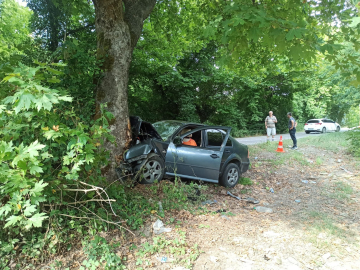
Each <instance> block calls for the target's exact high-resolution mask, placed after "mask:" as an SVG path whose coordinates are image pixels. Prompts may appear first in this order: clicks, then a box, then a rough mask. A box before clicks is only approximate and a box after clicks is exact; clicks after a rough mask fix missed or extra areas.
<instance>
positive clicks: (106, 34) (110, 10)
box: [93, 0, 156, 181]
mask: <svg viewBox="0 0 360 270" xmlns="http://www.w3.org/2000/svg"><path fill="white" fill-rule="evenodd" d="M93 2H94V6H95V13H96V19H95V27H96V33H97V54H98V58H99V59H102V61H103V62H102V69H103V71H104V76H103V77H102V78H101V81H100V83H99V84H98V87H97V92H96V111H95V118H99V116H100V114H101V111H100V104H103V103H107V110H108V111H110V112H111V113H113V115H114V117H115V118H114V119H112V120H110V121H109V124H110V130H111V133H112V135H114V136H115V142H116V145H113V144H111V143H109V142H108V143H107V144H106V145H105V147H106V149H107V150H109V151H110V164H109V166H107V167H106V168H103V175H104V176H105V177H106V178H107V179H108V180H110V181H112V180H115V179H116V173H115V168H116V166H117V165H118V163H119V162H120V161H121V160H122V154H123V151H124V150H125V148H126V146H127V144H128V142H129V141H130V139H131V136H130V130H129V112H128V97H127V84H128V77H129V68H130V63H131V56H132V53H133V50H134V48H135V45H136V43H137V41H138V40H139V38H140V35H141V32H142V28H143V22H144V20H145V19H146V18H147V17H148V16H149V15H150V13H151V11H152V9H153V7H154V6H155V3H156V0H123V1H122V0H93Z"/></svg>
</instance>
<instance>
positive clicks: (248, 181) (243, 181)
mask: <svg viewBox="0 0 360 270" xmlns="http://www.w3.org/2000/svg"><path fill="white" fill-rule="evenodd" d="M239 184H241V185H244V186H246V185H249V186H251V185H252V184H253V181H252V180H251V179H250V178H248V177H241V178H240V179H239Z"/></svg>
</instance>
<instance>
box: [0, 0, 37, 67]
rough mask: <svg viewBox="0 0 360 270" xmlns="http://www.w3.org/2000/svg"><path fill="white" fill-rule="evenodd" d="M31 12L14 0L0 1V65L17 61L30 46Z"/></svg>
mask: <svg viewBox="0 0 360 270" xmlns="http://www.w3.org/2000/svg"><path fill="white" fill-rule="evenodd" d="M30 16H31V11H30V10H29V9H28V8H25V7H22V6H20V5H19V4H18V3H17V2H16V1H15V0H2V1H0V63H5V62H6V61H12V62H14V60H15V61H16V60H19V59H20V58H19V55H21V54H23V51H24V49H25V47H27V46H29V44H30V29H29V25H28V24H29V20H30Z"/></svg>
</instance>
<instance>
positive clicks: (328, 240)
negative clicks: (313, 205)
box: [305, 211, 356, 249]
mask: <svg viewBox="0 0 360 270" xmlns="http://www.w3.org/2000/svg"><path fill="white" fill-rule="evenodd" d="M305 218H306V222H305V224H307V226H308V228H307V231H308V232H309V233H310V235H309V239H308V240H309V241H310V242H311V243H313V244H314V245H315V246H316V247H318V248H320V249H325V248H327V249H331V248H333V247H334V246H333V242H334V241H335V240H336V239H341V240H343V241H346V242H348V243H350V244H356V240H355V239H356V235H355V233H354V232H353V231H351V230H347V229H344V228H342V227H340V225H339V223H338V222H336V221H335V220H334V219H333V218H331V217H329V215H327V214H325V213H322V212H318V211H311V212H309V213H307V214H306V216H305Z"/></svg>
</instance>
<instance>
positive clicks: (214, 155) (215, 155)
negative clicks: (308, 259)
mask: <svg viewBox="0 0 360 270" xmlns="http://www.w3.org/2000/svg"><path fill="white" fill-rule="evenodd" d="M210 157H212V158H219V156H218V155H217V154H211V155H210Z"/></svg>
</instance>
